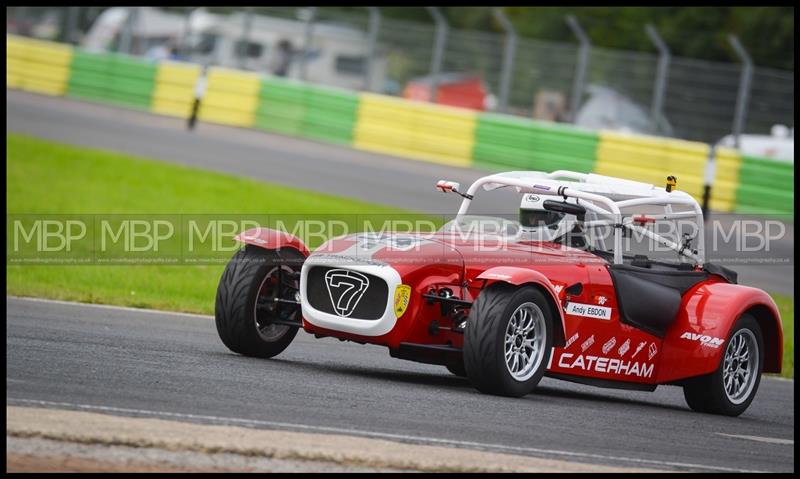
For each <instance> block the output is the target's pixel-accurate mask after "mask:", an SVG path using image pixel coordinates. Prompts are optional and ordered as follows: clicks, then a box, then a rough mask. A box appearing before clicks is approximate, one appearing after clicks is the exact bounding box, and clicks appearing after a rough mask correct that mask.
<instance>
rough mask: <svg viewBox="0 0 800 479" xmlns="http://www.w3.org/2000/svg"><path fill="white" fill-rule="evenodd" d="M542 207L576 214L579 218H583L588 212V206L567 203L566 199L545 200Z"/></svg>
mask: <svg viewBox="0 0 800 479" xmlns="http://www.w3.org/2000/svg"><path fill="white" fill-rule="evenodd" d="M542 207H544V209H546V210H547V211H555V212H558V213H566V214H568V215H575V216H577V217H578V219H580V220H582V219H583V217H584V215H585V214H586V208H584V207H583V206H581V205H576V204H573V203H567V202H564V201H556V200H545V201H544V203H543V204H542Z"/></svg>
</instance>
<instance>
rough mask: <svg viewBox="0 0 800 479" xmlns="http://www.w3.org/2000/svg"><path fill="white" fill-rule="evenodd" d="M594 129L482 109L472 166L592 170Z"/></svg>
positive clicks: (493, 168)
mask: <svg viewBox="0 0 800 479" xmlns="http://www.w3.org/2000/svg"><path fill="white" fill-rule="evenodd" d="M597 142H598V138H597V133H595V132H593V131H589V130H583V129H580V128H575V127H571V126H564V125H557V124H553V123H544V122H539V121H533V120H528V119H525V118H517V117H512V116H506V115H494V114H490V113H484V114H481V115H479V117H478V126H477V128H476V130H475V148H474V150H473V155H472V158H473V160H474V164H475V166H478V167H482V168H486V169H490V170H497V169H509V168H512V169H519V170H543V171H550V170H559V169H563V170H573V171H580V172H583V173H589V172H591V171H592V170H593V167H594V162H595V153H596V149H597Z"/></svg>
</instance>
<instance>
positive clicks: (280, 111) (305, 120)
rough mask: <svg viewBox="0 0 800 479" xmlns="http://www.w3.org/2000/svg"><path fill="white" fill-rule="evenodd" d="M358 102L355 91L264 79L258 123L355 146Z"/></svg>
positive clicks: (276, 129)
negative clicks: (354, 136) (353, 143)
mask: <svg viewBox="0 0 800 479" xmlns="http://www.w3.org/2000/svg"><path fill="white" fill-rule="evenodd" d="M358 102H359V97H358V94H356V93H354V92H351V91H347V90H339V89H336V88H328V87H321V86H318V85H310V84H307V83H302V82H298V81H294V80H287V79H284V78H278V77H267V78H264V79H262V81H261V89H260V91H259V98H258V108H257V110H256V119H255V126H256V127H257V128H261V129H264V130H268V131H274V132H277V133H284V134H288V135H294V136H303V137H307V138H312V139H316V140H322V141H329V142H332V143H338V144H342V145H351V144H352V142H353V128H354V126H355V123H356V111H357V109H358Z"/></svg>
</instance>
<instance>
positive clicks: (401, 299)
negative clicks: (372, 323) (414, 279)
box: [394, 284, 411, 318]
mask: <svg viewBox="0 0 800 479" xmlns="http://www.w3.org/2000/svg"><path fill="white" fill-rule="evenodd" d="M409 299H411V286H408V285H405V284H401V285H399V286H397V289H396V290H394V315H395V316H397V317H398V318H399V317H400V316H402V315H403V313H405V312H406V309H408V300H409Z"/></svg>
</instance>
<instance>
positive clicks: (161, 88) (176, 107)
mask: <svg viewBox="0 0 800 479" xmlns="http://www.w3.org/2000/svg"><path fill="white" fill-rule="evenodd" d="M199 76H200V65H196V64H193V63H184V62H172V61H165V62H161V63H160V64H159V65H158V73H156V84H155V91H154V92H153V101H152V103H151V104H150V111H152V112H153V113H159V114H162V115H169V116H177V117H179V118H189V114H190V113H191V111H192V104H193V103H194V87H195V84H196V83H197V78H198V77H199Z"/></svg>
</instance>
